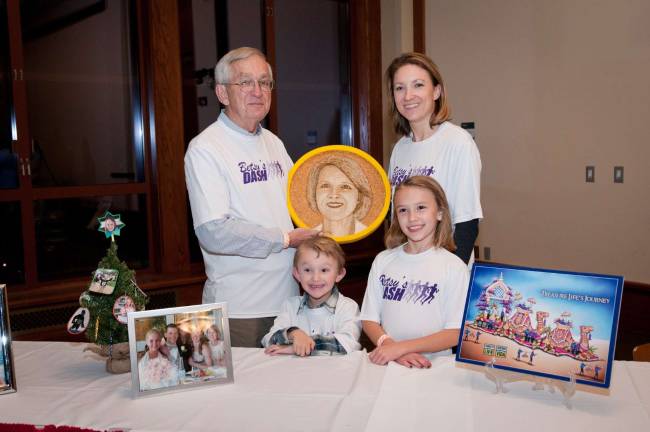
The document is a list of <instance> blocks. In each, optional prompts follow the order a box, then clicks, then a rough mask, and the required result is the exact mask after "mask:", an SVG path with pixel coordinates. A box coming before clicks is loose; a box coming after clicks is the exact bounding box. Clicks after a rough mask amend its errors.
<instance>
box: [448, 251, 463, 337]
mask: <svg viewBox="0 0 650 432" xmlns="http://www.w3.org/2000/svg"><path fill="white" fill-rule="evenodd" d="M452 258H453V261H452V264H451V265H450V266H449V272H448V275H447V293H446V296H445V305H444V311H445V322H444V328H445V329H459V328H460V326H461V324H462V321H463V312H464V310H465V300H466V299H467V291H468V288H469V287H468V284H469V270H468V269H467V266H466V265H465V263H464V262H463V261H462V260H461V259H460V258H458V257H457V256H455V255H453V256H452Z"/></svg>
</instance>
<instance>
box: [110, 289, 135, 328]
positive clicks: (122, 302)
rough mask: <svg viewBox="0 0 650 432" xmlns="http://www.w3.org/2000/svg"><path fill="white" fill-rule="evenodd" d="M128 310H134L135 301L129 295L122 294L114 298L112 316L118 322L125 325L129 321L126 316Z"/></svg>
mask: <svg viewBox="0 0 650 432" xmlns="http://www.w3.org/2000/svg"><path fill="white" fill-rule="evenodd" d="M129 312H135V303H134V302H133V299H132V298H131V297H129V296H128V295H123V296H120V297H118V298H117V299H115V303H113V316H114V317H115V319H116V320H117V321H118V322H119V323H120V324H124V325H126V324H127V323H128V322H129V320H128V318H127V315H128V313H129Z"/></svg>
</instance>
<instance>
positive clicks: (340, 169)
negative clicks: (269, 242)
mask: <svg viewBox="0 0 650 432" xmlns="http://www.w3.org/2000/svg"><path fill="white" fill-rule="evenodd" d="M390 192H391V189H390V184H389V183H388V177H387V176H386V172H385V171H384V168H383V167H382V166H381V165H380V164H379V162H377V161H376V160H375V159H374V158H373V157H372V156H370V155H369V154H368V153H366V152H364V151H363V150H360V149H358V148H355V147H350V146H344V145H330V146H324V147H319V148H317V149H314V150H312V151H310V152H309V153H307V154H305V155H304V156H303V157H301V158H300V159H298V161H297V162H296V164H295V165H294V166H293V168H292V169H291V171H290V172H289V193H288V197H287V202H288V206H289V214H290V215H291V218H292V219H293V221H294V222H295V224H296V225H297V226H299V227H301V228H313V229H317V230H320V231H323V232H324V233H325V234H327V235H329V236H330V237H332V238H334V240H336V241H337V242H339V243H351V242H354V241H357V240H361V239H362V238H364V237H367V236H369V235H370V234H372V233H373V232H374V231H375V230H376V229H377V228H379V226H380V225H381V224H382V222H383V221H384V218H385V217H386V213H387V212H388V207H389V205H390Z"/></svg>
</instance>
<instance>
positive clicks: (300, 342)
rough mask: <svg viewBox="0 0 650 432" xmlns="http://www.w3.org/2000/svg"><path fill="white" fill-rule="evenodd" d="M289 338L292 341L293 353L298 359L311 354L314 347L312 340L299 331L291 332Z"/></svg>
mask: <svg viewBox="0 0 650 432" xmlns="http://www.w3.org/2000/svg"><path fill="white" fill-rule="evenodd" d="M290 337H291V339H293V345H292V346H293V352H294V353H295V354H296V355H298V356H300V357H305V356H308V355H309V354H311V352H312V350H313V349H314V347H315V346H316V343H315V342H314V340H313V339H312V338H311V337H309V335H308V334H307V333H305V332H304V331H302V330H300V329H296V330H294V331H292V332H291V335H290Z"/></svg>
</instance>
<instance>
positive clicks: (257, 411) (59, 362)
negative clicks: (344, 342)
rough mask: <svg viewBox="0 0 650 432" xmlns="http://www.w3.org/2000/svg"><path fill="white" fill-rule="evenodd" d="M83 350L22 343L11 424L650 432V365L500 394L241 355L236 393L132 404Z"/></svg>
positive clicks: (342, 361)
mask: <svg viewBox="0 0 650 432" xmlns="http://www.w3.org/2000/svg"><path fill="white" fill-rule="evenodd" d="M83 347H84V345H83V344H72V343H63V342H14V344H13V348H14V357H15V358H14V360H15V364H16V381H17V387H18V392H17V393H13V394H7V395H3V396H0V422H2V423H30V424H57V425H71V426H80V427H88V428H93V429H99V430H104V429H108V428H129V429H131V430H132V431H206V430H210V431H212V430H214V431H261V430H263V431H363V430H367V431H384V430H385V431H388V430H390V431H399V432H406V431H418V432H419V431H426V430H436V429H441V430H444V431H455V430H460V431H499V432H503V431H508V430H522V431H525V432H531V431H550V430H579V431H589V432H593V431H612V430H619V429H620V430H625V431H626V432H627V431H644V432H648V431H650V363H633V362H615V363H614V371H613V374H612V386H611V389H610V391H609V392H608V394H607V392H605V393H606V394H605V395H603V394H593V393H590V392H583V391H578V392H577V393H576V394H575V396H574V397H573V399H572V403H573V408H572V409H571V410H568V409H567V408H565V406H564V405H563V403H562V398H561V396H560V395H559V394H558V393H555V394H550V393H549V392H547V391H533V390H532V389H531V387H532V385H531V383H529V382H514V383H510V384H507V388H508V390H509V391H508V392H507V393H505V394H494V384H493V383H492V382H491V381H488V380H487V379H486V378H485V376H484V375H483V374H482V373H480V372H476V371H472V370H468V369H467V368H465V367H462V366H460V365H456V364H455V362H454V361H453V358H451V357H445V358H439V359H436V360H435V361H434V364H433V367H432V368H431V369H428V370H415V369H406V368H403V367H401V366H398V365H396V364H390V365H389V366H387V367H382V366H376V365H373V364H371V363H369V361H368V358H367V355H366V354H365V353H362V352H357V353H353V354H351V355H348V356H344V357H314V358H297V357H292V356H282V357H268V356H265V355H264V353H263V351H262V350H257V349H244V348H235V349H233V363H234V376H235V382H234V384H227V385H214V386H205V387H201V388H197V389H196V390H191V391H180V392H174V393H166V394H160V395H157V396H152V397H147V398H138V399H133V398H132V397H131V379H130V376H129V374H122V375H111V374H108V373H106V372H105V371H104V362H103V361H100V360H98V357H97V356H95V355H94V354H91V353H88V352H86V353H83V352H82V350H83Z"/></svg>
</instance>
